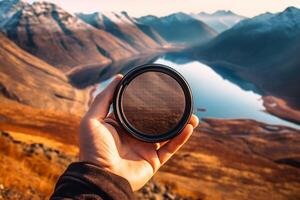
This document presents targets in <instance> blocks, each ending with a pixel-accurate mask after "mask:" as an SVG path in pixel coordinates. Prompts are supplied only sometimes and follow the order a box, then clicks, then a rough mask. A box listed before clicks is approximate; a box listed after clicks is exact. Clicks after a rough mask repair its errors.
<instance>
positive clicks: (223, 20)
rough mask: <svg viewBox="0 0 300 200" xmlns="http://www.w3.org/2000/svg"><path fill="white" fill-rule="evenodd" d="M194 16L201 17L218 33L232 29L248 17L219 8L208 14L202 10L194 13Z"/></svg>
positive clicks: (200, 18)
mask: <svg viewBox="0 0 300 200" xmlns="http://www.w3.org/2000/svg"><path fill="white" fill-rule="evenodd" d="M192 16H193V17H195V18H196V19H199V20H201V21H203V22H204V23H206V24H207V25H209V26H210V27H212V28H213V29H214V30H216V31H217V32H218V33H221V32H223V31H226V30H227V29H230V28H231V27H232V26H234V25H235V24H237V23H238V22H240V21H241V20H243V19H246V17H243V16H240V15H237V14H235V13H233V12H231V11H229V10H228V11H225V10H219V11H216V12H214V13H212V14H208V13H206V12H200V13H198V14H192Z"/></svg>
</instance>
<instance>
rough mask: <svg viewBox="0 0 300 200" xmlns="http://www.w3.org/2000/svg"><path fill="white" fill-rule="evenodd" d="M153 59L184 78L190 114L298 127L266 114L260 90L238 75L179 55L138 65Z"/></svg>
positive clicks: (127, 66)
mask: <svg viewBox="0 0 300 200" xmlns="http://www.w3.org/2000/svg"><path fill="white" fill-rule="evenodd" d="M177 56H178V55H177ZM153 61H154V62H155V63H160V64H165V65H168V66H170V67H173V68H174V69H176V70H177V71H179V72H180V73H181V74H182V75H183V76H184V77H185V78H186V79H187V81H188V82H189V84H190V86H191V88H192V92H193V96H194V108H195V110H194V113H195V114H196V115H197V116H199V117H200V118H207V117H213V118H226V119H236V118H239V119H240V118H245V119H254V120H258V121H261V122H265V123H269V124H279V125H286V126H290V127H294V128H298V129H300V126H299V125H296V124H294V123H291V122H288V121H286V120H282V119H280V118H278V117H275V116H273V115H270V114H268V113H266V112H265V111H264V110H265V108H264V106H263V101H262V99H261V94H263V92H262V91H259V90H257V89H256V87H255V85H254V84H252V83H249V82H247V81H244V80H242V79H240V78H238V77H237V76H236V75H235V74H234V73H231V72H230V71H222V70H221V69H222V68H217V69H216V68H211V67H209V66H207V65H205V64H203V63H201V62H198V61H190V60H188V59H186V58H185V57H180V56H179V57H176V56H175V57H174V55H172V54H168V55H164V56H161V57H160V58H158V59H156V60H155V59H153V58H152V59H149V60H144V61H143V62H139V64H145V63H151V62H153ZM136 64H138V63H135V65H133V64H128V65H127V64H126V65H124V66H125V68H123V67H117V66H114V67H113V69H114V71H113V73H111V72H110V73H108V74H102V75H101V76H102V79H100V80H104V79H105V78H103V77H106V78H107V77H110V76H111V75H112V74H115V73H119V72H123V73H124V72H127V71H128V70H129V69H130V68H131V67H133V66H136ZM108 82H110V80H108V81H104V82H102V84H101V88H104V87H105V86H106V85H107V84H108ZM101 88H100V90H101Z"/></svg>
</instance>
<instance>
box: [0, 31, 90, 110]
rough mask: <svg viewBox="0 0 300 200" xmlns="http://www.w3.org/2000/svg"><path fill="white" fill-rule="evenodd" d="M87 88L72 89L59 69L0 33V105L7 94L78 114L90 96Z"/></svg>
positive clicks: (20, 101)
mask: <svg viewBox="0 0 300 200" xmlns="http://www.w3.org/2000/svg"><path fill="white" fill-rule="evenodd" d="M88 90H89V89H86V90H77V89H74V88H73V87H72V86H71V85H70V84H69V83H68V79H67V77H66V76H65V75H64V74H63V73H62V72H61V71H59V70H57V69H56V68H55V67H53V66H50V65H49V64H47V63H45V62H44V61H42V60H40V59H38V58H36V57H34V56H32V55H30V54H28V53H26V52H25V51H23V50H22V49H20V48H19V47H18V46H17V45H16V44H14V43H13V42H11V41H10V40H9V39H7V38H6V37H5V36H4V35H3V34H0V100H1V107H2V106H3V103H4V102H3V101H4V99H7V98H8V99H11V100H14V101H16V102H19V103H21V104H25V105H30V106H32V107H35V108H42V109H46V110H60V111H62V112H67V113H73V114H79V115H80V114H82V113H83V112H84V111H85V109H86V104H87V102H88V100H89V97H90V96H89V91H88ZM1 109H2V108H1Z"/></svg>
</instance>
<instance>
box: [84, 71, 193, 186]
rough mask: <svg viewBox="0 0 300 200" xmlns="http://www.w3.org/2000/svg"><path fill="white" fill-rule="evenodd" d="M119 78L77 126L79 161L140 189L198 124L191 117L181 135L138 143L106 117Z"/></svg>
mask: <svg viewBox="0 0 300 200" xmlns="http://www.w3.org/2000/svg"><path fill="white" fill-rule="evenodd" d="M121 79H122V75H117V76H116V77H115V79H114V80H113V81H112V82H111V83H110V85H108V86H107V87H106V88H105V89H104V90H103V91H102V92H101V93H100V94H99V95H98V96H97V97H96V98H95V100H94V102H93V103H92V105H91V107H90V109H89V111H88V112H87V113H86V115H85V116H84V117H83V119H82V121H81V126H80V137H79V144H80V160H81V161H88V162H91V163H94V164H96V165H98V166H100V167H102V168H103V169H105V170H108V171H109V172H111V173H114V174H116V175H119V176H121V177H123V178H125V179H127V180H128V182H129V183H130V185H131V187H132V189H133V190H138V189H140V188H141V187H142V186H143V185H144V184H146V183H147V181H148V180H149V179H150V178H151V177H152V176H153V175H154V173H155V172H156V171H157V170H158V169H159V168H160V167H161V166H162V165H163V164H164V163H165V162H166V161H167V160H168V159H170V158H171V156H172V155H173V154H174V153H175V152H176V151H177V150H178V149H179V148H180V147H181V146H182V145H183V144H184V143H185V142H186V141H187V140H188V138H189V137H190V136H191V135H192V132H193V129H194V128H195V127H196V126H197V125H198V118H197V117H196V116H192V117H191V119H190V121H189V124H187V126H186V127H185V128H184V129H183V131H182V133H181V134H179V135H178V136H176V137H175V138H173V139H170V140H169V141H165V142H162V143H146V142H142V141H139V140H137V139H135V138H133V137H132V136H130V135H129V134H128V133H126V132H125V130H124V129H122V128H121V127H120V126H119V125H118V123H117V122H116V121H115V119H114V116H113V115H112V114H111V115H110V116H109V117H107V114H108V111H109V107H110V104H111V102H112V99H113V95H114V91H115V88H116V86H117V85H118V83H119V81H120V80H121Z"/></svg>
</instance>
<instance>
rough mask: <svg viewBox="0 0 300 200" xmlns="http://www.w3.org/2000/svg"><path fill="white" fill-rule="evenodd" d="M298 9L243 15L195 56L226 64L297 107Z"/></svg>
mask: <svg viewBox="0 0 300 200" xmlns="http://www.w3.org/2000/svg"><path fill="white" fill-rule="evenodd" d="M299 22H300V10H299V9H298V8H295V7H289V8H287V9H286V10H284V11H283V12H280V13H276V14H271V13H266V14H263V15H259V16H257V17H254V18H252V19H246V20H243V21H241V22H240V23H238V24H237V25H235V26H234V27H233V28H231V29H229V30H227V31H225V32H223V33H221V34H220V35H219V36H218V37H216V38H215V39H213V40H212V41H210V42H208V43H206V44H205V45H202V46H198V47H197V48H194V49H191V50H190V52H191V53H192V54H193V56H194V57H196V58H197V59H200V60H202V61H206V62H209V63H210V65H214V66H218V67H223V68H228V69H230V70H233V71H234V72H236V73H238V74H239V75H240V76H242V77H244V78H245V79H246V80H250V81H252V82H254V83H256V85H257V86H258V87H259V88H261V89H262V91H265V93H266V94H271V95H275V96H279V97H283V98H284V99H286V100H288V101H289V102H294V105H295V106H298V107H300V105H299V104H300V103H299V102H300V91H299V83H300V73H299V72H300V70H299V69H300V68H299V67H300V57H299V56H298V54H299V52H300V23H299Z"/></svg>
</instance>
